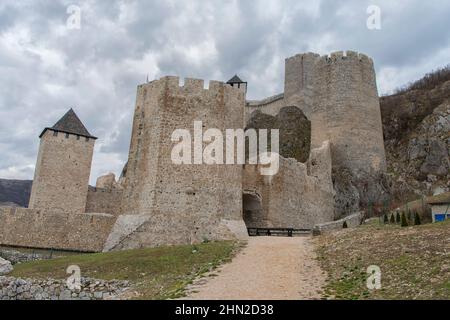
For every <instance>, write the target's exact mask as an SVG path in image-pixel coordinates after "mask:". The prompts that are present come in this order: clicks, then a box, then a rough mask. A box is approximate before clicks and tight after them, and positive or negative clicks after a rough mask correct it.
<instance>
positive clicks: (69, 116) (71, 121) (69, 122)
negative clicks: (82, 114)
mask: <svg viewBox="0 0 450 320" xmlns="http://www.w3.org/2000/svg"><path fill="white" fill-rule="evenodd" d="M47 130H52V131H56V132H64V133H70V134H75V135H77V136H82V137H86V138H92V139H97V138H96V137H94V136H93V135H91V134H90V133H89V131H88V130H87V129H86V127H85V126H84V125H83V123H82V122H81V120H80V118H78V116H77V114H76V113H75V111H73V109H72V108H70V110H69V111H67V113H66V114H65V115H64V116H63V117H62V118H61V119H59V121H58V122H56V123H55V125H54V126H53V127H51V128H45V129H44V131H42V133H41V135H40V136H39V138H41V137H42V136H43V135H44V133H45V131H47Z"/></svg>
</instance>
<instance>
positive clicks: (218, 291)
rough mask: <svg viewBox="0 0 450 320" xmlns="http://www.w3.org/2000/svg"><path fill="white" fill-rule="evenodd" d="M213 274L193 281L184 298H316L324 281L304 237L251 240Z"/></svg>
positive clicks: (306, 238)
mask: <svg viewBox="0 0 450 320" xmlns="http://www.w3.org/2000/svg"><path fill="white" fill-rule="evenodd" d="M214 274H215V275H216V276H211V275H209V276H206V277H204V278H201V279H198V280H197V281H195V282H194V284H193V285H191V286H190V287H189V288H188V296H187V298H185V299H199V300H202V299H212V300H232V299H242V300H246V299H255V300H264V299H266V300H278V299H287V300H297V299H320V297H321V295H320V289H321V287H322V285H323V284H324V281H325V275H324V274H323V272H322V270H321V269H320V267H319V265H318V263H317V261H316V260H315V254H314V252H313V244H312V243H311V238H310V237H307V236H304V237H293V238H285V237H251V238H250V240H249V241H248V245H247V246H246V247H245V248H244V249H243V250H242V251H241V252H240V253H238V255H237V256H236V257H235V258H234V259H233V261H232V262H231V263H228V264H225V265H223V266H222V267H221V268H219V269H218V270H217V271H216V272H213V275H214Z"/></svg>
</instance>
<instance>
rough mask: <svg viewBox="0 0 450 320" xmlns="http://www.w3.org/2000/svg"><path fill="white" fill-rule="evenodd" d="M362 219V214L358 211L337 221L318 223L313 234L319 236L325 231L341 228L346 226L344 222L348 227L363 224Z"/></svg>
mask: <svg viewBox="0 0 450 320" xmlns="http://www.w3.org/2000/svg"><path fill="white" fill-rule="evenodd" d="M361 219H362V214H361V213H360V212H358V213H354V214H351V215H349V216H347V217H345V218H342V219H339V220H336V221H331V222H326V223H321V224H317V225H315V226H314V229H313V235H315V236H318V235H320V234H323V233H324V232H330V231H335V230H341V229H343V228H344V222H346V223H347V228H354V227H357V226H359V225H360V224H361Z"/></svg>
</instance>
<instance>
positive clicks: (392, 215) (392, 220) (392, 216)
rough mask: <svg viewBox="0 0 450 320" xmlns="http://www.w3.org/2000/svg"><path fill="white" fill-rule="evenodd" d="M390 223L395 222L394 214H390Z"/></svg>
mask: <svg viewBox="0 0 450 320" xmlns="http://www.w3.org/2000/svg"><path fill="white" fill-rule="evenodd" d="M389 222H390V223H395V217H394V214H391V219H390V220H389Z"/></svg>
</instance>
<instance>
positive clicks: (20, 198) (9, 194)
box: [0, 179, 33, 207]
mask: <svg viewBox="0 0 450 320" xmlns="http://www.w3.org/2000/svg"><path fill="white" fill-rule="evenodd" d="M32 183H33V181H31V180H7V179H0V205H2V206H19V207H27V206H28V200H29V199H30V193H31V185H32Z"/></svg>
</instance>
